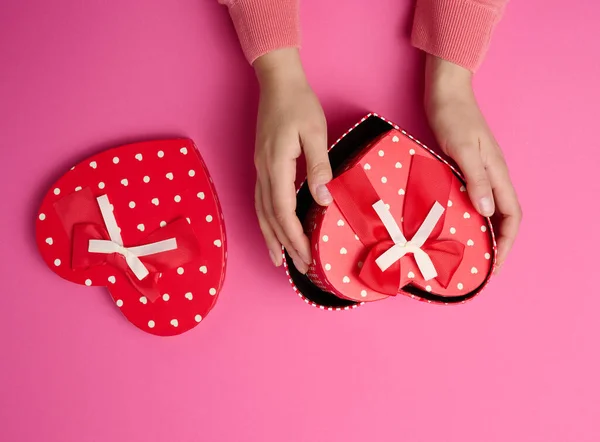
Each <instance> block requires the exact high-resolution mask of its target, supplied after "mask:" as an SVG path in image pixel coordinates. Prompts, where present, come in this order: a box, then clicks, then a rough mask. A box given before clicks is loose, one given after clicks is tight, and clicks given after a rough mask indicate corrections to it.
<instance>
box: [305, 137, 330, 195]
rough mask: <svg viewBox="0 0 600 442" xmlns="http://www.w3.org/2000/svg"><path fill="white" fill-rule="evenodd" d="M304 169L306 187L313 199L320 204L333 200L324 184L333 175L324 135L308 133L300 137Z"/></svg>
mask: <svg viewBox="0 0 600 442" xmlns="http://www.w3.org/2000/svg"><path fill="white" fill-rule="evenodd" d="M302 146H303V149H304V156H305V157H306V169H307V173H308V187H309V188H310V193H311V194H312V196H313V198H314V199H315V201H316V202H317V203H318V204H320V205H321V206H327V205H329V204H331V203H332V202H333V197H332V196H331V193H329V190H328V189H327V186H326V184H327V183H329V182H330V181H331V178H332V176H333V174H332V172H331V165H330V164H329V155H327V140H326V136H324V135H323V136H320V135H310V136H307V137H305V138H303V139H302Z"/></svg>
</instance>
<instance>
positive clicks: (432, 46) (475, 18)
mask: <svg viewBox="0 0 600 442" xmlns="http://www.w3.org/2000/svg"><path fill="white" fill-rule="evenodd" d="M506 3H508V0H417V8H416V11H415V19H414V24H413V31H412V44H413V45H414V46H415V47H417V48H419V49H422V50H423V51H425V52H427V53H429V54H432V55H435V56H437V57H440V58H443V59H444V60H448V61H451V62H453V63H456V64H458V65H460V66H463V67H465V68H467V69H469V70H471V71H475V70H477V68H478V67H479V66H480V65H481V62H482V61H483V57H484V56H485V53H486V52H487V49H488V46H489V44H490V40H491V38H492V32H493V31H494V27H495V26H496V24H497V23H498V21H499V20H500V17H501V16H502V13H503V12H504V7H505V6H506Z"/></svg>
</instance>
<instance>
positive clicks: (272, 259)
mask: <svg viewBox="0 0 600 442" xmlns="http://www.w3.org/2000/svg"><path fill="white" fill-rule="evenodd" d="M269 256H270V257H271V261H273V265H274V266H275V267H279V266H280V265H281V264H279V262H278V261H277V257H276V256H275V254H274V253H273V251H272V250H269Z"/></svg>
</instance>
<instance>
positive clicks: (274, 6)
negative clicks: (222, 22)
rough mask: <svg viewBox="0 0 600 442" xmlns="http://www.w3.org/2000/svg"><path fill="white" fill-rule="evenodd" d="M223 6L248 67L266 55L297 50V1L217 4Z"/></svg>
mask: <svg viewBox="0 0 600 442" xmlns="http://www.w3.org/2000/svg"><path fill="white" fill-rule="evenodd" d="M219 3H222V4H224V5H227V7H228V8H229V14H230V15H231V19H232V20H233V25H234V26H235V30H236V32H237V35H238V38H239V39H240V44H241V45H242V50H243V51H244V55H245V56H246V58H247V59H248V61H249V62H250V63H254V61H255V60H256V59H257V58H258V57H260V56H261V55H264V54H266V53H268V52H271V51H273V50H275V49H281V48H299V47H300V18H299V8H298V3H299V0H219Z"/></svg>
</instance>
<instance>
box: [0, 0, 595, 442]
mask: <svg viewBox="0 0 600 442" xmlns="http://www.w3.org/2000/svg"><path fill="white" fill-rule="evenodd" d="M109 3H111V2H101V1H87V2H81V1H75V0H59V1H53V2H49V1H42V0H30V1H16V0H15V1H6V0H5V1H3V2H2V6H1V7H0V8H1V11H0V63H1V68H0V116H1V121H0V149H1V151H0V153H1V156H0V170H1V174H0V189H1V191H2V198H3V202H2V209H1V211H2V215H1V218H0V245H1V248H2V252H3V253H2V255H1V256H0V269H1V270H0V272H1V280H2V294H1V296H0V318H1V319H0V350H1V351H2V353H1V356H0V371H1V373H0V440H2V441H10V442H24V441H41V440H43V441H45V442H58V441H60V442H70V441H77V442H81V441H85V442H87V441H112V442H124V441H128V442H129V441H144V442H152V441H177V442H188V441H189V442H191V441H289V442H297V441H311V442H312V441H344V442H353V441H378V442H386V441H400V440H401V441H403V442H404V441H408V442H412V441H415V442H417V441H418V442H422V441H423V442H429V441H431V442H433V441H436V442H437V441H449V442H454V441H456V442H458V441H460V442H471V441H477V442H480V441H486V442H494V441H502V442H506V441H527V442H531V441H544V442H554V441H556V442H565V441H577V442H587V441H597V440H599V438H600V432H599V430H600V429H599V426H600V423H598V421H597V418H598V410H599V409H600V399H599V398H598V397H599V396H598V394H599V393H600V380H599V377H600V376H599V375H600V358H599V356H598V338H599V334H600V321H599V320H598V311H600V290H599V289H598V283H597V281H596V280H595V278H596V277H597V274H598V270H597V268H596V264H597V253H598V247H600V242H599V240H598V237H597V227H598V218H597V216H598V214H599V211H598V206H597V204H598V202H597V201H598V192H599V191H600V185H599V180H598V166H600V153H599V152H600V150H599V149H598V137H597V134H596V131H597V128H598V124H599V123H598V102H599V101H600V88H599V87H598V78H600V58H599V57H598V47H597V43H594V42H597V41H599V40H600V27H599V26H598V14H600V6H597V5H595V6H592V2H577V1H569V2H567V1H557V0H553V1H551V0H527V1H514V2H512V3H511V4H510V6H509V9H508V12H507V15H506V17H505V19H504V21H503V22H502V23H501V25H500V27H499V28H498V31H497V33H496V35H495V39H494V44H493V47H492V50H491V52H490V54H489V57H488V59H487V62H486V64H485V65H484V68H483V69H482V70H481V72H480V73H479V75H478V76H477V80H476V88H477V93H478V96H479V98H480V101H481V105H482V107H483V109H484V110H485V113H486V115H487V117H488V119H489V121H490V124H491V126H492V127H493V129H494V131H495V133H496V135H497V137H498V139H499V141H500V143H501V145H502V146H504V149H505V152H506V156H507V158H508V160H509V162H510V164H511V168H512V173H513V177H514V181H515V183H516V185H517V187H518V189H519V192H520V196H521V199H522V203H523V206H524V209H525V220H524V224H523V227H522V232H521V236H520V238H519V241H518V243H517V245H516V247H515V249H514V252H513V254H512V256H511V259H510V261H509V262H508V263H507V264H506V267H505V268H504V271H503V274H502V275H501V276H500V277H498V278H497V279H495V280H494V281H493V283H492V285H491V286H490V288H489V289H488V290H487V291H486V292H485V294H483V295H482V296H481V297H479V298H478V299H477V300H475V301H474V302H471V303H469V304H467V305H465V306H461V307H454V308H452V307H435V306H430V305H427V304H423V303H419V302H413V301H411V300H409V299H404V298H399V299H395V300H391V301H389V302H382V303H379V304H375V305H370V306H367V307H366V308H361V309H359V310H357V311H353V312H342V313H332V312H322V311H319V310H316V309H313V308H309V307H307V306H305V305H304V304H303V303H302V302H301V301H300V299H299V298H298V297H297V296H296V295H295V294H294V293H293V292H292V291H291V290H290V288H289V286H288V282H287V280H286V278H285V275H284V274H283V272H282V271H281V270H276V269H274V268H272V266H271V264H270V261H269V258H268V255H267V253H266V251H265V249H264V247H263V244H262V241H261V237H260V234H259V230H258V228H257V225H256V222H255V220H254V213H253V203H252V187H253V179H254V173H253V166H252V149H253V133H254V129H253V127H254V116H255V109H256V102H257V88H256V84H255V81H254V78H253V76H252V71H251V69H250V68H249V67H248V66H247V65H246V63H245V61H244V60H243V58H242V55H241V51H240V49H239V48H238V46H237V42H236V38H235V35H234V33H233V30H232V28H231V25H230V22H229V18H228V16H227V12H226V10H225V9H224V8H222V7H220V6H219V5H218V4H217V2H216V0H178V1H159V0H120V1H119V2H112V4H113V6H110V5H109ZM117 4H118V6H116V5H117ZM584 4H588V5H589V6H583V5H584ZM339 5H340V3H339V2H338V1H335V0H321V1H318V2H311V1H305V2H304V5H303V7H302V15H303V23H304V25H303V29H304V36H305V38H304V42H305V44H304V51H303V56H304V59H305V63H306V68H307V71H308V73H309V76H310V79H311V81H312V83H313V85H314V87H315V89H316V91H317V92H318V94H319V95H320V97H321V98H322V100H323V105H324V108H325V111H326V114H327V116H328V118H329V122H330V130H331V136H332V138H334V137H335V136H336V135H339V134H340V133H342V132H343V131H345V130H346V129H347V127H348V126H349V125H350V124H352V123H354V122H355V121H356V120H357V119H358V118H360V117H361V116H362V114H364V113H365V112H366V111H367V110H374V111H377V112H379V113H381V114H383V115H385V116H387V117H388V118H391V119H393V120H394V121H396V122H397V123H398V124H400V125H402V126H404V127H405V128H407V129H408V130H410V131H411V132H412V133H414V134H415V135H417V136H419V137H421V138H423V139H424V140H426V141H431V135H430V134H429V132H427V130H426V129H425V125H424V124H423V115H422V112H421V108H420V98H419V97H420V89H421V87H422V82H421V69H422V65H421V61H422V57H421V55H420V54H419V53H418V52H417V51H415V50H413V49H412V48H411V47H410V46H409V44H408V40H407V35H408V30H409V27H410V21H411V5H410V2H399V1H398V0H377V1H366V0H363V1H347V2H344V7H343V8H341V7H340V6H339ZM367 27H369V30H368V31H367ZM170 135H178V136H179V135H181V136H190V137H192V138H194V139H195V140H196V142H197V143H198V144H199V146H200V147H201V150H202V153H203V155H204V158H205V160H206V162H207V163H208V166H209V167H210V169H211V173H212V175H213V178H214V180H215V183H216V185H217V188H218V189H219V192H220V197H221V201H222V204H223V208H224V211H225V217H226V221H227V222H228V224H227V228H228V234H229V239H230V253H229V257H230V260H229V269H228V273H229V274H228V279H227V281H226V284H225V288H224V290H223V292H222V294H221V299H220V301H219V303H218V304H217V306H216V308H215V310H214V311H213V312H212V313H211V315H210V316H209V317H208V318H207V319H206V321H205V322H203V323H202V324H201V325H200V326H199V327H198V328H196V329H195V330H194V331H192V332H189V333H187V334H185V335H183V336H181V337H178V338H168V339H160V338H157V337H154V336H151V335H148V334H144V333H142V332H140V331H138V330H137V329H136V328H134V327H133V326H132V325H131V324H129V323H128V322H127V321H126V320H125V319H124V318H123V317H122V316H121V315H120V314H119V313H118V311H117V310H116V308H115V306H114V304H113V303H112V302H111V301H110V298H109V296H108V295H107V294H106V293H105V292H104V291H103V290H102V289H86V288H85V287H79V286H75V285H73V284H70V283H67V282H65V281H62V280H61V279H60V278H58V277H56V276H55V275H54V274H53V273H52V272H50V271H49V270H48V269H47V268H46V267H45V265H44V264H43V262H42V260H41V259H40V257H39V256H38V254H37V251H36V249H35V244H34V239H33V225H34V213H35V211H36V208H37V205H38V204H39V202H40V199H41V197H42V195H43V194H44V192H45V191H46V189H47V187H48V186H49V185H50V184H51V182H52V181H53V180H54V179H56V178H57V177H58V176H59V175H60V173H61V171H63V170H65V168H67V167H69V166H71V165H72V164H73V163H75V162H76V161H78V160H80V159H83V158H85V157H86V156H88V155H90V154H92V153H94V152H97V151H99V150H100V149H103V148H106V147H110V146H114V145H117V144H119V143H123V142H127V141H134V140H140V139H150V138H153V137H164V136H170ZM594 201H596V202H594Z"/></svg>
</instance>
